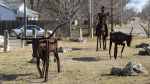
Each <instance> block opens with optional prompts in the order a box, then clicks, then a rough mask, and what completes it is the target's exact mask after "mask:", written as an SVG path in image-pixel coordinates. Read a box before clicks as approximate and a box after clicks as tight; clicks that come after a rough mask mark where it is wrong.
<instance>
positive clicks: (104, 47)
mask: <svg viewBox="0 0 150 84" xmlns="http://www.w3.org/2000/svg"><path fill="white" fill-rule="evenodd" d="M103 49H104V50H106V37H105V36H103Z"/></svg>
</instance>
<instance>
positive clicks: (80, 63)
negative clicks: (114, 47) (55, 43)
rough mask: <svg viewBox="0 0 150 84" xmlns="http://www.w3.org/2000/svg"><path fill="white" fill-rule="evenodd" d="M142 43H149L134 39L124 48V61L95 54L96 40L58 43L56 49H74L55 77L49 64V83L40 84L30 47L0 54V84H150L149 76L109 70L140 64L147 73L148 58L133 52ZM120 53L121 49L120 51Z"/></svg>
mask: <svg viewBox="0 0 150 84" xmlns="http://www.w3.org/2000/svg"><path fill="white" fill-rule="evenodd" d="M141 43H150V39H146V38H145V39H144V38H141V39H133V41H132V45H131V47H125V50H124V53H123V58H122V59H121V58H120V53H119V57H118V59H117V60H114V59H111V60H110V59H109V54H108V46H107V50H105V51H103V50H99V51H98V52H96V51H95V47H96V40H95V39H94V40H88V42H86V43H78V42H69V41H61V42H59V46H62V47H68V48H74V49H75V50H73V51H70V52H66V53H64V54H63V56H62V57H61V58H62V59H63V61H62V63H63V66H62V67H63V71H62V72H61V73H57V72H56V71H57V69H56V64H55V63H54V62H50V67H49V80H48V82H47V83H43V82H42V79H39V74H38V72H37V68H36V65H35V64H31V63H29V61H30V59H31V58H32V57H31V55H32V50H31V46H26V47H25V48H18V49H15V50H12V51H11V52H8V53H0V82H2V84H150V75H144V76H126V77H122V76H112V75H110V69H111V68H112V67H114V66H122V67H123V66H125V65H126V64H127V63H128V62H129V61H134V62H138V63H141V64H142V65H143V66H144V67H145V68H146V69H147V70H148V71H149V72H150V56H148V55H144V56H141V55H139V54H138V53H139V51H140V50H141V49H139V48H135V46H136V45H139V44H141ZM119 49H120V47H119Z"/></svg>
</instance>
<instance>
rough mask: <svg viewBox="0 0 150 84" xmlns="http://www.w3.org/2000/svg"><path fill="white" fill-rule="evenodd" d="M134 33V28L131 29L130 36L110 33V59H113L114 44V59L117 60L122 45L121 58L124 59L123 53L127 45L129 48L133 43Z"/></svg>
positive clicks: (121, 33)
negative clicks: (119, 46)
mask: <svg viewBox="0 0 150 84" xmlns="http://www.w3.org/2000/svg"><path fill="white" fill-rule="evenodd" d="M132 31H133V27H132V29H131V32H130V34H129V35H128V34H125V33H123V32H111V33H110V45H109V55H110V59H111V46H112V43H114V44H115V47H114V58H115V59H117V52H118V47H117V46H118V45H122V46H123V47H122V50H121V58H122V53H123V50H124V47H125V44H127V46H130V44H131V41H132Z"/></svg>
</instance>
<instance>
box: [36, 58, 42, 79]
mask: <svg viewBox="0 0 150 84" xmlns="http://www.w3.org/2000/svg"><path fill="white" fill-rule="evenodd" d="M37 69H38V72H39V74H40V78H43V74H42V71H41V68H40V58H39V57H37Z"/></svg>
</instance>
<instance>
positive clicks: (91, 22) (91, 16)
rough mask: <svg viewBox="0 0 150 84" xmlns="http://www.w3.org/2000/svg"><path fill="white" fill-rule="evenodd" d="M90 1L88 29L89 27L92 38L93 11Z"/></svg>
mask: <svg viewBox="0 0 150 84" xmlns="http://www.w3.org/2000/svg"><path fill="white" fill-rule="evenodd" d="M92 1H93V0H89V13H90V29H91V32H90V33H91V38H92V39H93V37H94V36H93V13H92Z"/></svg>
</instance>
